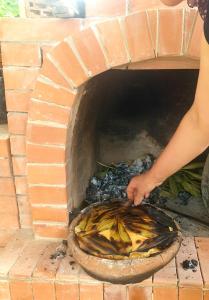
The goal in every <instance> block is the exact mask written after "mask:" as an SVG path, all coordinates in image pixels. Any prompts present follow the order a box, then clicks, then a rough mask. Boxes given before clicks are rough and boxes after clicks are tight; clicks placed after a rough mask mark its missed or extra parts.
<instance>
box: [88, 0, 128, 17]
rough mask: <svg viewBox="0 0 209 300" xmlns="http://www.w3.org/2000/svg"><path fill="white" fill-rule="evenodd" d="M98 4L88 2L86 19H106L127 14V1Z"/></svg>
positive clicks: (100, 2)
mask: <svg viewBox="0 0 209 300" xmlns="http://www.w3.org/2000/svg"><path fill="white" fill-rule="evenodd" d="M97 2H98V3H97ZM97 2H96V3H95V2H94V1H92V0H86V1H85V3H86V17H98V16H100V17H104V16H107V17H108V16H118V15H124V14H125V12H126V1H125V0H116V1H107V0H100V1H97Z"/></svg>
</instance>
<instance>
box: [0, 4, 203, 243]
mask: <svg viewBox="0 0 209 300" xmlns="http://www.w3.org/2000/svg"><path fill="white" fill-rule="evenodd" d="M183 12H184V13H183ZM195 20H196V15H195V11H190V10H187V9H177V10H176V11H175V13H174V11H173V10H165V9H162V10H151V11H140V12H138V13H135V14H130V15H128V16H125V17H116V18H111V19H108V20H105V21H101V20H100V21H96V22H92V23H91V22H90V20H88V22H87V23H86V24H83V25H82V26H81V28H80V30H79V31H78V32H77V33H76V34H73V35H70V36H66V37H65V38H64V39H63V40H62V41H61V42H60V43H59V44H58V45H56V46H55V47H53V49H52V50H51V51H50V52H48V53H47V54H46V55H45V56H44V57H43V63H42V66H41V69H40V71H39V75H38V77H37V80H36V84H35V88H34V91H33V93H32V95H31V98H30V100H29V105H28V119H27V131H26V145H27V150H26V156H27V182H28V195H29V199H30V203H31V207H32V221H33V228H34V232H35V233H36V234H37V236H50V237H53V236H55V237H56V236H57V237H59V236H60V237H61V236H65V235H66V234H67V226H68V213H67V212H68V210H71V209H72V208H73V207H74V206H78V204H79V202H80V201H81V199H80V198H81V197H80V198H79V196H78V198H79V200H76V197H74V196H73V193H74V195H75V193H81V195H83V191H82V188H81V186H79V191H77V192H75V189H76V188H75V187H76V185H77V184H78V180H77V179H78V177H79V176H83V178H84V177H85V178H84V181H86V180H88V179H89V178H88V177H89V175H90V173H91V172H92V170H91V169H92V167H91V164H92V163H93V162H92V161H91V158H90V156H89V155H93V154H92V152H91V151H93V149H91V145H90V144H91V143H92V142H91V139H93V137H92V134H91V130H93V129H92V128H91V126H92V125H90V124H91V122H90V120H88V119H86V120H84V122H86V123H85V124H83V125H81V126H83V128H85V134H84V133H83V134H82V133H80V134H81V136H80V137H79V139H81V140H80V142H79V141H75V134H76V126H75V124H76V122H77V119H78V116H79V117H80V118H81V119H82V116H83V115H82V114H85V112H84V110H85V109H82V106H81V105H82V102H84V104H83V105H84V107H85V105H86V109H88V108H87V100H85V101H82V99H83V98H85V94H86V93H87V88H86V87H87V85H89V84H90V82H91V81H92V80H94V82H95V80H96V79H94V77H95V76H98V74H100V73H104V72H107V71H108V70H109V69H126V70H131V69H132V70H133V69H138V70H143V69H159V68H165V66H166V68H171V69H173V68H175V69H180V68H186V69H188V68H197V66H198V61H197V60H196V59H195V58H198V50H197V48H196V43H197V42H196V35H198V30H199V29H198V28H199V26H200V24H199V25H198V22H199V19H197V20H196V26H195V27H194V28H193V30H192V26H191V25H189V24H190V23H191V22H192V21H193V22H194V21H195ZM165 24H166V30H165ZM168 24H169V26H168ZM167 28H169V31H168V29H167ZM188 30H190V31H191V30H192V33H193V34H190V33H191V32H190V31H189V32H190V33H189V32H188ZM171 37H172V38H171ZM194 41H195V42H194ZM156 47H157V48H156ZM5 83H6V84H7V78H6V79H5ZM89 105H90V104H89ZM91 105H92V104H91ZM95 110H96V109H95ZM82 111H83V112H82ZM21 117H23V116H22V115H21ZM24 117H25V115H24ZM91 118H93V114H92V116H91ZM84 119H85V117H84ZM91 121H92V122H93V120H91ZM78 130H79V129H78ZM81 142H82V143H83V144H84V143H86V144H85V147H83V150H82V151H86V158H87V159H86V163H84V165H86V168H85V170H84V169H83V170H82V172H80V174H76V172H75V169H73V168H74V166H75V164H76V157H77V158H78V156H80V153H79V143H81ZM74 144H75V145H74ZM76 147H77V148H76ZM84 148H85V149H84ZM87 165H89V168H88V167H87ZM85 172H87V174H86V175H85ZM76 177H77V178H76ZM84 185H85V184H84ZM83 188H85V186H84V187H83ZM76 201H78V202H76ZM75 202H76V203H75Z"/></svg>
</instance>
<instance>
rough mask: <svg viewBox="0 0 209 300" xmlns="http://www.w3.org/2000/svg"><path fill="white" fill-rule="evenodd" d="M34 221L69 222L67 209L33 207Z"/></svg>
mask: <svg viewBox="0 0 209 300" xmlns="http://www.w3.org/2000/svg"><path fill="white" fill-rule="evenodd" d="M32 216H33V221H50V222H64V223H67V222H68V212H67V208H57V207H49V206H48V207H37V206H33V207H32Z"/></svg>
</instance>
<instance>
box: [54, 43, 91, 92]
mask: <svg viewBox="0 0 209 300" xmlns="http://www.w3.org/2000/svg"><path fill="white" fill-rule="evenodd" d="M50 55H51V56H52V58H53V59H55V61H56V63H58V65H59V67H60V69H61V70H62V71H63V72H64V73H65V74H66V76H67V78H68V79H69V80H72V82H73V85H74V86H79V85H81V84H82V83H84V82H85V81H86V80H87V79H88V77H87V75H86V74H85V72H84V70H83V68H82V67H81V64H80V63H79V61H78V59H77V57H76V56H75V54H74V53H73V51H72V49H71V48H70V46H69V45H68V44H67V43H66V42H62V43H60V44H59V45H58V46H57V47H55V48H54V49H53V50H52V52H51V53H50Z"/></svg>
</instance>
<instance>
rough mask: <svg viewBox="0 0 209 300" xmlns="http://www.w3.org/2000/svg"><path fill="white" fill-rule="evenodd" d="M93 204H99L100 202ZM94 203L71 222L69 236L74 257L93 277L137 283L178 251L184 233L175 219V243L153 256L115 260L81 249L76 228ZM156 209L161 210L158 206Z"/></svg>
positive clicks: (162, 265) (69, 243)
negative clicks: (76, 236)
mask: <svg viewBox="0 0 209 300" xmlns="http://www.w3.org/2000/svg"><path fill="white" fill-rule="evenodd" d="M93 205H98V203H97V204H93ZM93 205H90V206H88V207H86V208H85V209H84V210H82V211H81V213H80V214H79V215H78V216H77V217H76V218H75V219H74V220H73V221H72V222H71V224H70V230H69V232H70V233H69V236H68V245H69V248H70V251H71V253H72V255H73V257H74V259H75V260H76V262H77V263H78V264H79V265H81V267H83V269H84V270H85V271H86V272H87V273H88V274H89V275H91V276H92V277H94V278H96V279H98V280H102V281H107V282H111V283H117V284H128V283H137V282H140V281H143V280H144V279H146V278H148V277H150V276H151V275H153V273H155V272H156V271H158V270H159V269H161V268H162V267H164V266H165V265H166V264H167V263H168V262H169V261H171V259H172V258H173V257H174V256H175V255H176V253H177V252H178V250H179V247H180V244H181V241H182V235H181V233H180V231H179V227H178V225H177V224H176V223H175V221H173V222H174V224H175V225H176V227H177V228H178V234H177V238H175V239H174V241H173V243H172V244H171V245H170V246H169V247H168V248H166V249H164V250H163V251H162V252H160V253H159V254H156V255H154V256H152V257H149V258H134V259H124V260H113V259H106V258H100V257H96V256H93V255H90V254H88V253H86V252H84V251H83V250H82V249H80V247H79V244H78V242H77V240H76V238H75V232H74V228H75V226H76V225H77V224H78V222H79V221H80V219H81V218H82V215H83V214H84V213H86V212H87V211H88V210H89V209H90V208H91V207H92V206H93ZM156 209H157V210H160V209H158V208H156Z"/></svg>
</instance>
